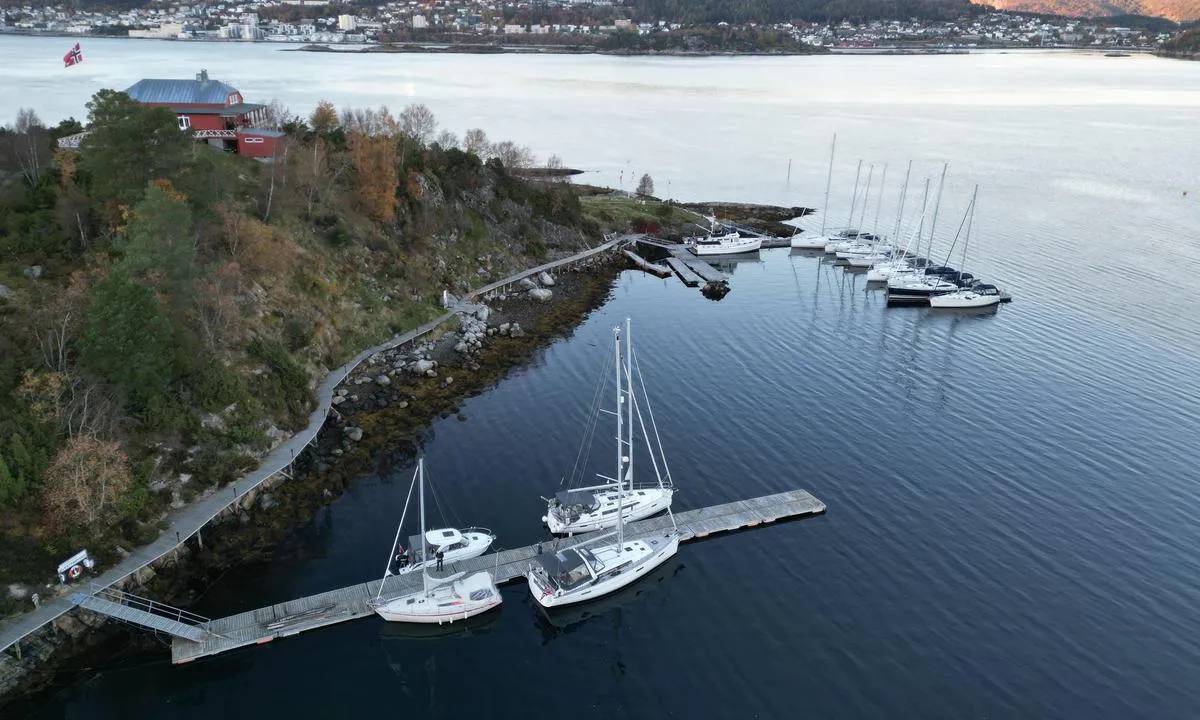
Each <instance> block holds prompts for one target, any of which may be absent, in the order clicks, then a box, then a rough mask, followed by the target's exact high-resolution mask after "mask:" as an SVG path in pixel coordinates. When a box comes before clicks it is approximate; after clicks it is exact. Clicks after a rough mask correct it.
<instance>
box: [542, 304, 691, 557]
mask: <svg viewBox="0 0 1200 720" xmlns="http://www.w3.org/2000/svg"><path fill="white" fill-rule="evenodd" d="M632 329H633V328H632V325H631V324H630V322H629V320H628V319H627V320H626V322H625V342H626V346H627V348H628V352H627V353H626V356H625V367H624V368H622V367H621V363H620V360H621V358H620V355H619V353H618V357H617V388H618V391H619V390H620V388H621V385H622V380H621V373H622V372H624V373H625V385H626V386H627V387H626V390H625V394H624V395H622V396H620V397H622V398H625V397H627V398H628V403H629V412H630V418H629V436H628V437H627V438H625V439H624V440H619V441H618V447H619V448H620V447H621V446H620V443H621V442H625V443H626V445H625V447H624V448H621V449H622V450H623V451H624V452H628V453H629V462H628V464H627V465H626V466H625V467H624V468H623V471H624V475H621V474H618V475H617V476H616V477H614V478H608V477H605V476H603V475H600V476H599V477H600V478H601V479H603V480H605V481H606V482H605V484H603V485H593V486H589V487H579V488H573V489H569V490H564V491H560V492H558V493H556V494H555V496H554V497H552V498H549V499H548V500H547V501H546V514H545V515H544V516H542V522H544V523H546V525H547V526H548V527H549V528H550V532H552V533H554V534H556V535H573V534H575V533H583V532H591V531H593V530H602V529H604V528H609V527H612V526H613V525H615V524H616V523H617V519H618V517H619V518H620V519H621V520H623V521H625V522H633V521H634V520H640V519H642V518H647V517H650V516H651V515H655V514H657V513H660V512H662V511H663V510H666V509H668V508H670V507H671V499H672V498H673V497H674V495H675V488H674V487H673V486H672V483H671V471H670V469H669V468H668V467H667V461H666V457H665V456H664V455H663V452H662V444H661V442H659V441H658V426H657V425H655V423H654V412H653V410H652V409H651V408H650V405H649V401H647V404H646V411H647V412H646V414H647V415H648V416H649V419H650V429H651V430H652V431H653V436H654V441H655V443H654V445H657V448H655V447H654V445H651V441H650V433H649V432H647V431H646V425H645V422H644V421H643V418H642V413H641V405H640V402H639V401H638V398H637V395H636V394H635V393H634V389H633V377H634V374H633V370H634V368H635V365H634V363H633V348H632V341H631V333H632ZM618 350H619V348H618ZM637 377H638V380H639V381H641V371H640V369H639V371H638V375H637ZM640 384H641V385H642V389H643V391H644V390H645V383H644V382H641V383H640ZM595 400H596V402H597V403H598V402H599V397H598V396H597V397H596V398H595ZM622 402H624V400H622ZM635 409H636V411H637V418H638V422H639V424H640V425H641V428H642V435H643V436H644V438H645V440H646V443H647V445H648V446H650V449H651V454H650V461H651V465H652V467H653V468H654V475H655V480H656V482H655V483H654V484H643V485H641V486H635V485H634V484H633V414H632V413H633V412H634V410H635ZM599 412H600V408H599V405H598V404H597V405H593V411H592V413H591V417H590V418H589V425H592V426H593V427H594V422H595V420H594V418H595V416H596V414H598V413H599ZM589 439H590V438H589V437H584V442H585V443H586V442H588V440H589ZM655 450H657V455H658V457H657V458H656V457H655ZM658 458H661V459H662V469H661V471H660V469H659V466H658Z"/></svg>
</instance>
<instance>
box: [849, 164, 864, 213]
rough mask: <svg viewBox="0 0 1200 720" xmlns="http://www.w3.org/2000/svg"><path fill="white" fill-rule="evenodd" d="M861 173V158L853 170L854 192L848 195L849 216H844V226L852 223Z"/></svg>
mask: <svg viewBox="0 0 1200 720" xmlns="http://www.w3.org/2000/svg"><path fill="white" fill-rule="evenodd" d="M860 175H862V160H859V161H858V169H857V170H855V171H854V192H853V193H852V194H851V195H850V217H848V218H846V227H847V228H849V227H850V226H851V225H853V224H854V206H855V204H857V203H858V177H859V176H860Z"/></svg>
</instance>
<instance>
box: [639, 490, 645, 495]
mask: <svg viewBox="0 0 1200 720" xmlns="http://www.w3.org/2000/svg"><path fill="white" fill-rule="evenodd" d="M645 494H646V491H645V490H638V495H645Z"/></svg>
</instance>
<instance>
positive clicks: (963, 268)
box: [958, 185, 979, 280]
mask: <svg viewBox="0 0 1200 720" xmlns="http://www.w3.org/2000/svg"><path fill="white" fill-rule="evenodd" d="M977 197H979V186H978V185H976V186H975V190H974V192H972V193H971V214H970V215H968V216H967V236H966V237H965V238H964V239H963V256H962V265H961V267H959V269H958V277H959V279H960V280H961V279H962V274H963V273H964V272H966V270H967V246H968V245H970V244H971V226H972V225H974V224H975V198H977Z"/></svg>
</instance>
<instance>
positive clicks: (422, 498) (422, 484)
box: [417, 458, 429, 593]
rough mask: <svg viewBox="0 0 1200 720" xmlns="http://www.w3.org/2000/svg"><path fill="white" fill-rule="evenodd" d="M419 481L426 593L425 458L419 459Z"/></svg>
mask: <svg viewBox="0 0 1200 720" xmlns="http://www.w3.org/2000/svg"><path fill="white" fill-rule="evenodd" d="M417 482H418V483H419V489H418V490H417V498H418V499H419V502H420V503H421V562H422V563H424V566H423V567H422V568H421V587H422V589H424V590H425V592H426V593H428V592H429V557H428V555H429V547H428V545H427V543H428V541H427V540H426V539H425V458H419V459H418V460H417Z"/></svg>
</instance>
